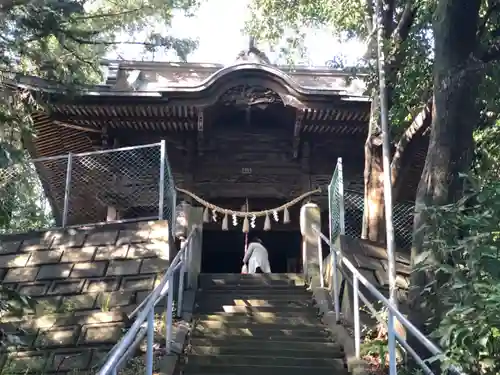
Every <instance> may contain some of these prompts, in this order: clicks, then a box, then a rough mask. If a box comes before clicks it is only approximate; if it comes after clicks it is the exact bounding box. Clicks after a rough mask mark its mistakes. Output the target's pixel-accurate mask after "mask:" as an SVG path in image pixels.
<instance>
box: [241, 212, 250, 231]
mask: <svg viewBox="0 0 500 375" xmlns="http://www.w3.org/2000/svg"><path fill="white" fill-rule="evenodd" d="M249 230H250V228H249V227H248V217H246V216H245V220H243V233H248V232H249Z"/></svg>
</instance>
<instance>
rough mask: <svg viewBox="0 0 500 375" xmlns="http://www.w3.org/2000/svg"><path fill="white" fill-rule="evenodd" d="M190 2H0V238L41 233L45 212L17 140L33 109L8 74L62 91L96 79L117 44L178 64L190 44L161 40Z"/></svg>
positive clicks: (28, 129)
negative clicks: (173, 56)
mask: <svg viewBox="0 0 500 375" xmlns="http://www.w3.org/2000/svg"><path fill="white" fill-rule="evenodd" d="M197 5H198V1H197V0H170V1H160V0H149V1H146V2H145V1H143V0H88V1H80V0H49V1H46V0H44V1H41V0H34V1H12V0H6V1H2V4H1V6H0V16H2V20H3V22H2V24H1V26H0V50H1V51H2V53H1V54H0V92H1V95H0V124H1V126H0V196H2V199H1V201H0V232H2V231H24V230H28V229H37V228H41V227H47V226H48V225H50V224H53V223H52V219H53V217H52V214H51V210H50V208H49V207H48V202H47V200H46V199H45V197H44V195H43V189H42V187H41V184H40V181H39V180H38V176H37V173H36V170H35V169H34V168H33V165H30V162H29V157H28V155H27V153H26V152H25V150H24V147H23V139H24V138H25V136H26V135H29V134H31V133H32V120H31V116H30V115H31V113H32V112H33V111H34V110H38V109H40V108H38V106H39V104H38V103H37V102H36V100H35V98H33V96H32V94H31V93H30V92H24V91H15V90H13V89H12V88H11V87H10V86H6V83H7V82H8V81H9V80H11V79H13V78H14V79H15V77H16V74H27V75H33V76H37V77H41V78H45V79H50V80H55V81H58V82H61V83H64V84H66V85H70V86H69V87H70V88H71V87H76V86H71V85H80V84H88V83H98V82H100V81H101V79H102V77H101V70H100V62H101V59H102V58H103V57H104V56H105V54H106V53H109V52H112V51H113V50H114V49H115V48H116V47H118V46H120V45H123V44H132V45H140V46H143V47H144V50H145V52H149V53H151V52H155V51H158V50H174V51H175V52H177V55H178V56H179V58H180V59H181V60H185V59H186V58H187V55H188V54H189V53H190V52H191V51H192V50H193V49H194V48H196V42H195V41H194V40H189V39H178V38H174V37H172V36H170V35H168V34H163V33H159V32H157V29H159V27H160V26H161V29H162V30H166V31H168V28H169V26H170V24H171V21H172V18H173V14H174V11H175V10H181V11H184V12H185V13H186V14H188V15H189V14H190V12H192V11H194V10H196V7H197Z"/></svg>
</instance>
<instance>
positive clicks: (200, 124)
mask: <svg viewBox="0 0 500 375" xmlns="http://www.w3.org/2000/svg"><path fill="white" fill-rule="evenodd" d="M203 126H204V115H203V109H202V108H200V109H199V110H198V123H197V143H198V144H197V145H198V155H203V146H204V145H203V136H204V134H203Z"/></svg>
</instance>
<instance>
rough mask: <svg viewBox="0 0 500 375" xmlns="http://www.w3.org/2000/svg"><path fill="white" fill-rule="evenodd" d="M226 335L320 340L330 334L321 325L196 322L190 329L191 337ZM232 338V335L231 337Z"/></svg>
mask: <svg viewBox="0 0 500 375" xmlns="http://www.w3.org/2000/svg"><path fill="white" fill-rule="evenodd" d="M228 336H236V337H241V338H246V339H248V338H260V339H266V340H285V341H290V340H291V341H295V340H300V341H312V342H316V341H321V340H325V341H327V340H329V339H330V336H331V335H330V334H329V332H328V331H327V330H326V329H323V328H322V327H306V328H303V327H300V328H297V327H294V326H291V325H282V326H279V325H269V327H266V328H263V327H262V325H261V324H247V325H245V326H242V327H230V326H223V325H222V324H220V325H219V327H213V326H212V327H204V326H203V325H200V324H197V325H196V327H195V328H194V329H193V331H192V337H201V338H228ZM231 338H232V337H231Z"/></svg>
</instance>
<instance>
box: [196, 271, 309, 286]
mask: <svg viewBox="0 0 500 375" xmlns="http://www.w3.org/2000/svg"><path fill="white" fill-rule="evenodd" d="M200 285H202V286H204V287H206V286H208V285H304V279H303V277H302V276H299V275H297V274H276V273H274V274H246V275H241V274H235V273H229V274H201V275H200Z"/></svg>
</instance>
